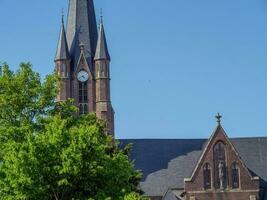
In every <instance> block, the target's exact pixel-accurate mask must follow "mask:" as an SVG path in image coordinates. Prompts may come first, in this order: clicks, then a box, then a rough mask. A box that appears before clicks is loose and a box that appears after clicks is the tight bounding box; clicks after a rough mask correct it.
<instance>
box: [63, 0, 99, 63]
mask: <svg viewBox="0 0 267 200" xmlns="http://www.w3.org/2000/svg"><path fill="white" fill-rule="evenodd" d="M97 38H98V33H97V25H96V17H95V9H94V2H93V0H69V12H68V23H67V41H68V45H69V48H70V54H71V57H72V65H73V66H72V67H74V66H76V65H77V62H78V60H79V57H80V47H79V45H80V44H81V43H82V44H84V45H85V46H84V53H85V57H86V59H87V62H88V64H89V65H90V67H92V61H93V59H94V55H95V50H96V43H97Z"/></svg>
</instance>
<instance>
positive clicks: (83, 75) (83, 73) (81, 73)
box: [77, 70, 89, 82]
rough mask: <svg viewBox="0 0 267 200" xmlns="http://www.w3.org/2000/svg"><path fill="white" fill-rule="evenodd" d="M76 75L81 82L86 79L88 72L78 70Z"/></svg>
mask: <svg viewBox="0 0 267 200" xmlns="http://www.w3.org/2000/svg"><path fill="white" fill-rule="evenodd" d="M77 77H78V80H79V81H81V82H85V81H87V80H88V78H89V76H88V73H87V72H86V71H84V70H82V71H80V72H79V73H78V75H77Z"/></svg>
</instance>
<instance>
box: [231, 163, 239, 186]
mask: <svg viewBox="0 0 267 200" xmlns="http://www.w3.org/2000/svg"><path fill="white" fill-rule="evenodd" d="M231 168H232V188H233V189H238V188H239V187H240V170H239V166H238V164H237V163H236V162H234V163H233V164H232V167H231Z"/></svg>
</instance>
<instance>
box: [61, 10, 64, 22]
mask: <svg viewBox="0 0 267 200" xmlns="http://www.w3.org/2000/svg"><path fill="white" fill-rule="evenodd" d="M61 22H62V24H64V8H62V10H61Z"/></svg>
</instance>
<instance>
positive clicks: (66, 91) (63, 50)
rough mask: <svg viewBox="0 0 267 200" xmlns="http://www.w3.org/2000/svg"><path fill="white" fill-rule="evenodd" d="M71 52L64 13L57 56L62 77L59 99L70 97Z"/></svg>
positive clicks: (56, 64)
mask: <svg viewBox="0 0 267 200" xmlns="http://www.w3.org/2000/svg"><path fill="white" fill-rule="evenodd" d="M70 59H71V58H70V53H69V48H68V43H67V38H66V32H65V27H64V16H63V14H62V21H61V29H60V34H59V40H58V45H57V51H56V56H55V67H56V71H57V72H58V75H59V76H60V78H61V85H60V91H59V94H58V97H57V101H65V100H67V99H68V98H70V97H71V96H70V95H71V94H70Z"/></svg>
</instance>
